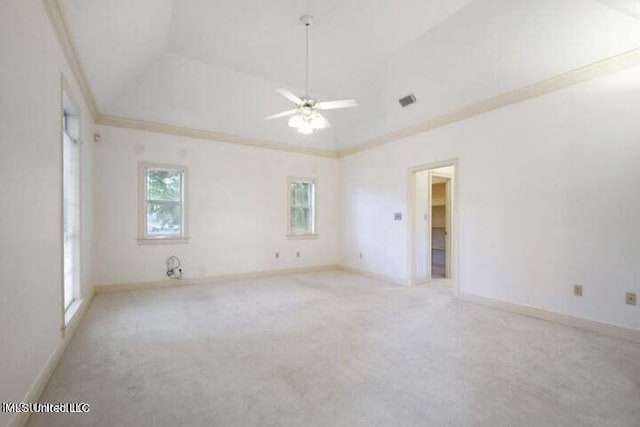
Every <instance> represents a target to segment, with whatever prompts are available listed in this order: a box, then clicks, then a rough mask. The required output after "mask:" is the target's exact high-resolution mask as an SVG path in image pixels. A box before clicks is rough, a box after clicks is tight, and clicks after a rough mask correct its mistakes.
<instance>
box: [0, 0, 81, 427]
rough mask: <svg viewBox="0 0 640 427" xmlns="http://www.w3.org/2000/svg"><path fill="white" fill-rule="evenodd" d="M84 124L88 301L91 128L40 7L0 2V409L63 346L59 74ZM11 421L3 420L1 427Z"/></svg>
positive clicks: (31, 0) (31, 1)
mask: <svg viewBox="0 0 640 427" xmlns="http://www.w3.org/2000/svg"><path fill="white" fill-rule="evenodd" d="M62 73H64V74H65V76H66V78H67V81H68V83H69V85H70V87H71V91H72V92H73V93H72V95H73V96H74V97H75V99H76V100H77V101H78V102H79V104H80V108H81V110H82V111H81V116H82V124H81V127H82V129H81V132H82V136H81V139H82V143H83V145H82V177H83V182H82V193H83V194H82V197H83V226H82V252H83V257H82V264H83V273H82V283H81V297H86V296H89V295H91V294H92V292H93V289H92V282H91V277H92V272H91V262H92V256H91V250H92V248H91V246H92V245H91V241H92V228H93V227H92V210H91V206H92V198H93V196H92V186H93V184H92V174H93V172H92V157H93V154H92V134H93V122H92V119H91V116H90V113H89V111H88V109H87V107H86V105H85V104H84V102H83V100H82V97H81V94H80V91H79V90H78V87H77V85H76V84H75V82H74V80H73V77H72V74H71V72H70V70H69V67H68V65H67V63H66V61H65V58H64V55H63V53H62V50H61V49H60V46H59V45H58V41H57V38H56V35H55V33H54V30H53V28H52V26H51V25H50V23H49V19H48V18H47V16H46V13H45V11H44V8H43V6H42V3H41V2H40V1H38V0H20V1H17V0H16V1H3V2H0V93H2V96H0V144H1V145H0V147H1V150H2V151H1V153H2V154H1V155H0V182H2V186H0V205H1V208H0V212H2V214H1V215H2V221H0V236H2V238H1V239H0V265H2V284H1V289H2V292H0V325H1V327H0V400H3V401H5V400H6V401H18V400H21V399H23V398H24V397H25V395H26V393H27V391H28V390H29V388H30V387H31V385H32V384H33V382H34V381H35V379H36V377H37V376H38V375H39V374H40V372H41V370H42V369H43V367H44V366H45V363H46V362H47V360H48V359H49V357H50V356H51V355H52V353H53V352H54V349H55V348H56V346H57V345H58V343H59V342H60V339H61V326H62V225H61V224H62V223H61V209H62V208H61V206H62V197H61V191H62V190H61V180H62V167H61V159H62V157H61V156H62V137H61V121H62V119H61V117H62V111H61V105H62V100H61V82H62V79H61V75H62ZM8 420H9V414H6V413H0V425H4V424H6V423H7V422H8Z"/></svg>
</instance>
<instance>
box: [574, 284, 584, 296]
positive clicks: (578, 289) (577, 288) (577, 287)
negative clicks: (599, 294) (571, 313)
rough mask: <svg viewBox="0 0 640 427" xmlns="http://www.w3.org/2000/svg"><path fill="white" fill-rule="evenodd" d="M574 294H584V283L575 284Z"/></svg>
mask: <svg viewBox="0 0 640 427" xmlns="http://www.w3.org/2000/svg"><path fill="white" fill-rule="evenodd" d="M573 295H575V296H577V297H581V296H582V285H573Z"/></svg>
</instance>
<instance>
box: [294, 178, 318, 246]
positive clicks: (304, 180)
mask: <svg viewBox="0 0 640 427" xmlns="http://www.w3.org/2000/svg"><path fill="white" fill-rule="evenodd" d="M294 183H304V184H311V185H312V186H313V187H312V188H313V191H312V197H311V215H312V221H311V223H312V230H311V232H310V233H309V232H307V233H304V234H294V233H293V231H292V227H291V219H292V218H291V209H292V208H293V206H292V202H293V200H292V195H291V185H292V184H294ZM318 236H319V234H318V180H317V179H316V178H305V177H296V176H290V177H288V178H287V238H288V239H316V238H318Z"/></svg>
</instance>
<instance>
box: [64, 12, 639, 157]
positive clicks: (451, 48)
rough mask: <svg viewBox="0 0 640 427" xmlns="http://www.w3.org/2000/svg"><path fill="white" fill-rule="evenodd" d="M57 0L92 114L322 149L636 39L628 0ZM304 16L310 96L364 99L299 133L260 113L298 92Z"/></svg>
mask: <svg viewBox="0 0 640 427" xmlns="http://www.w3.org/2000/svg"><path fill="white" fill-rule="evenodd" d="M60 1H62V2H63V3H64V6H65V10H66V13H67V17H68V21H69V26H70V29H71V32H72V33H73V35H74V36H75V39H76V44H77V47H78V51H79V55H80V59H81V62H82V64H83V66H84V68H85V70H86V72H87V74H88V78H89V81H90V84H91V87H92V89H93V91H94V93H95V95H96V98H97V101H98V105H99V108H100V111H101V112H103V113H106V114H110V115H112V116H122V117H129V118H135V119H138V120H148V121H154V122H160V123H165V124H168V125H176V126H182V127H192V128H195V129H202V130H208V131H218V132H224V133H228V134H233V135H240V136H244V137H248V138H257V139H260V140H271V141H275V142H280V143H287V144H293V145H296V146H300V147H315V148H319V149H325V150H326V149H344V148H347V147H352V146H355V145H358V144H360V143H362V142H364V141H367V140H370V139H374V138H378V137H380V136H382V135H386V134H389V133H391V132H394V131H397V130H399V129H403V128H407V127H411V126H415V125H416V124H419V123H423V122H425V121H428V120H433V119H436V118H438V117H442V116H445V115H450V114H451V113H452V112H455V111H459V110H461V109H464V108H465V107H468V106H470V105H474V104H477V103H479V102H482V101H484V100H486V99H489V98H492V97H495V96H498V95H501V94H505V93H509V92H512V91H514V90H517V89H519V88H522V87H525V86H528V85H531V84H534V83H536V82H540V81H543V80H546V79H549V78H551V77H554V76H557V75H560V74H563V73H567V72H570V71H571V70H575V69H577V68H580V67H583V66H585V65H588V64H592V63H595V62H598V61H600V60H602V59H605V58H609V57H612V56H615V55H619V54H621V53H623V52H626V51H629V50H631V49H634V48H637V47H639V46H640V25H638V20H637V19H636V18H635V16H634V10H635V9H634V6H635V4H634V3H630V1H631V0H536V1H530V0H476V1H473V2H472V1H470V0H455V1H445V0H432V1H424V0H407V1H402V2H390V1H383V0H341V1H338V0H325V1H309V2H301V1H297V0H281V1H278V2H256V1H249V0H234V1H232V0H181V1H179V2H175V3H172V2H171V1H169V0H153V1H151V0H129V1H123V0H114V2H109V3H108V5H107V3H106V2H103V1H98V0H60ZM114 3H115V5H114ZM307 12H310V13H312V14H314V16H315V17H316V23H315V25H314V26H313V28H312V33H311V74H310V84H311V89H312V95H313V96H314V97H317V98H319V99H336V98H347V97H354V98H356V99H358V101H359V104H360V107H359V108H356V109H352V110H344V111H339V112H329V113H330V114H328V116H329V117H328V118H329V120H330V121H331V123H332V124H333V126H332V127H331V128H330V129H329V130H326V131H321V132H317V133H314V135H312V136H301V135H298V134H297V133H296V132H295V130H294V129H291V128H289V127H288V126H287V125H286V120H282V121H279V120H274V121H271V122H265V121H264V120H263V117H264V116H266V115H269V114H273V113H274V112H278V111H281V110H285V109H288V108H289V107H290V105H289V104H287V103H286V101H285V100H284V99H282V98H281V97H280V96H278V95H277V94H276V93H275V92H274V89H275V88H277V87H286V88H288V89H290V90H292V91H294V92H295V93H300V94H302V93H301V90H300V88H301V87H302V86H303V82H304V28H303V27H302V26H301V25H300V23H299V22H298V19H299V16H300V15H302V14H304V13H307ZM408 93H414V94H415V95H416V96H417V99H418V102H417V103H416V104H414V105H412V106H410V107H408V108H405V109H401V108H400V107H399V105H398V102H397V99H398V98H400V97H402V96H404V95H407V94H408Z"/></svg>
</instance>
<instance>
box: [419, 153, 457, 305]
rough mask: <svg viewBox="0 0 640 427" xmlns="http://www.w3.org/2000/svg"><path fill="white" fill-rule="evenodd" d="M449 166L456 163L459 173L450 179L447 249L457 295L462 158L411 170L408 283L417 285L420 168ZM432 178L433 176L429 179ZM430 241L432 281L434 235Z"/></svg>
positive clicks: (428, 267) (421, 169)
mask: <svg viewBox="0 0 640 427" xmlns="http://www.w3.org/2000/svg"><path fill="white" fill-rule="evenodd" d="M447 166H453V167H454V168H455V174H454V176H453V177H447V178H450V183H449V186H448V187H449V191H448V193H449V194H448V195H447V197H448V199H449V200H448V202H450V203H448V204H449V210H450V215H449V221H450V230H449V235H448V240H449V241H450V245H449V248H448V249H449V250H448V251H447V255H448V258H449V259H448V261H449V262H448V263H447V273H448V274H447V276H448V279H449V280H451V281H452V283H453V289H454V295H455V296H458V295H459V293H460V269H459V250H458V246H459V245H458V244H459V233H458V227H459V222H458V181H459V178H460V167H459V165H458V159H457V158H454V159H448V160H443V161H439V162H433V163H427V164H421V165H417V166H413V167H410V168H409V169H408V171H407V182H408V191H407V206H408V209H407V237H408V238H407V254H408V256H407V271H408V275H407V278H408V279H407V285H408V286H415V285H416V265H417V262H416V218H417V215H416V209H417V203H416V174H417V173H418V172H424V171H431V170H433V169H439V168H443V167H447ZM429 181H430V182H431V178H430V179H429ZM428 198H429V200H428V201H427V203H429V206H431V185H430V186H429V197H428ZM428 221H429V226H430V224H431V213H429V217H428ZM427 241H428V245H429V248H428V251H427V253H428V257H429V263H428V265H427V269H428V271H429V279H428V281H431V278H430V276H431V273H430V272H431V265H430V263H431V239H430V238H429V239H427Z"/></svg>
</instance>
